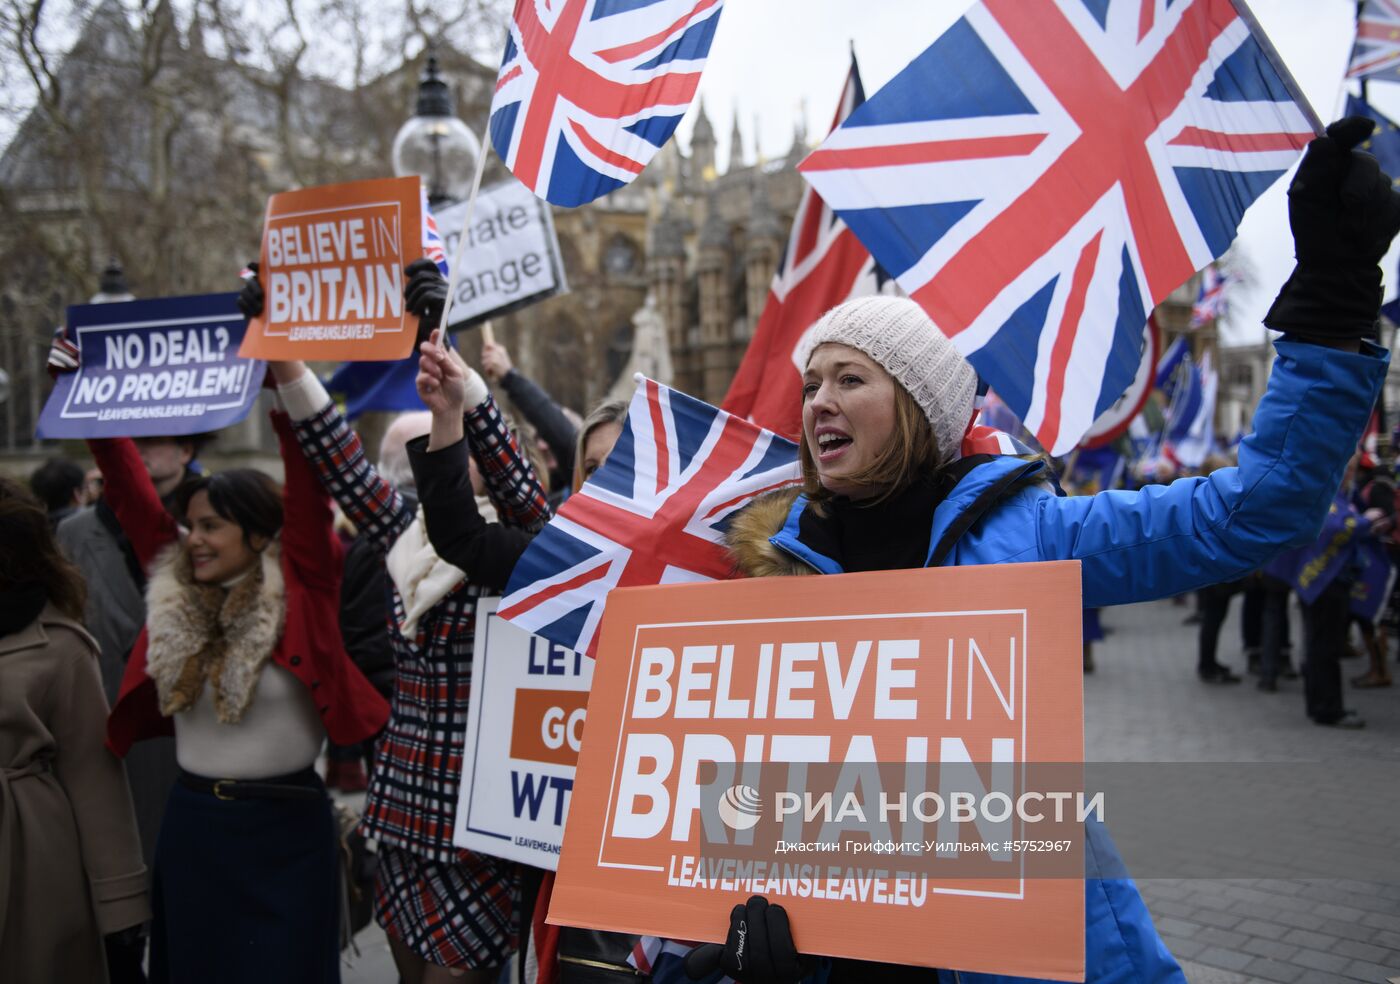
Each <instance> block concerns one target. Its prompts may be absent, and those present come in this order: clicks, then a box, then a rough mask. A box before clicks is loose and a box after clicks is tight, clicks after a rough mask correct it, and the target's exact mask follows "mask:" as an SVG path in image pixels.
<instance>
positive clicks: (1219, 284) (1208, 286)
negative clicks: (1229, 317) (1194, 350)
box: [1190, 263, 1235, 328]
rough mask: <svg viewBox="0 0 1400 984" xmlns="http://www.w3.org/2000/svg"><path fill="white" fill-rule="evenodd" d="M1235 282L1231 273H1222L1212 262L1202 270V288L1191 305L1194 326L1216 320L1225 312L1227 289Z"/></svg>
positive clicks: (1192, 324)
mask: <svg viewBox="0 0 1400 984" xmlns="http://www.w3.org/2000/svg"><path fill="white" fill-rule="evenodd" d="M1234 282H1235V277H1234V276H1233V275H1232V274H1229V273H1221V272H1220V270H1219V269H1217V268H1216V265H1215V264H1214V263H1212V264H1211V265H1210V266H1208V267H1206V268H1205V269H1204V270H1202V271H1201V289H1200V293H1199V294H1197V295H1196V303H1195V304H1194V305H1192V306H1191V325H1190V327H1192V328H1199V327H1201V325H1203V324H1205V323H1206V322H1207V321H1215V320H1217V319H1219V318H1221V317H1223V316H1224V314H1225V307H1226V301H1227V299H1226V296H1225V291H1226V290H1227V289H1228V288H1229V286H1230V285H1231V284H1232V283H1234Z"/></svg>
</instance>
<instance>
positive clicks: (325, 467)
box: [269, 362, 413, 552]
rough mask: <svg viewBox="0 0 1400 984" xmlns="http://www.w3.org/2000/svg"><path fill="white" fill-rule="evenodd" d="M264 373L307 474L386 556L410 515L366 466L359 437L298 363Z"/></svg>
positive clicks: (281, 364)
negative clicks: (269, 377) (272, 385)
mask: <svg viewBox="0 0 1400 984" xmlns="http://www.w3.org/2000/svg"><path fill="white" fill-rule="evenodd" d="M269 369H270V370H271V371H272V375H273V378H274V379H275V380H276V381H277V394H278V396H279V397H280V398H281V400H282V405H283V406H284V407H286V409H287V414H288V416H289V417H290V418H291V428H292V433H293V434H294V435H295V437H296V441H297V444H298V445H300V447H301V453H302V455H303V456H304V457H305V459H306V461H307V462H308V463H309V465H310V471H311V473H312V474H314V475H315V476H316V478H317V480H318V481H319V482H320V485H321V487H322V488H324V489H325V490H326V492H328V493H329V494H330V495H331V496H332V497H333V498H334V499H335V501H336V502H338V503H339V504H340V508H341V509H342V510H343V511H344V512H345V515H346V516H348V517H349V518H350V521H351V522H352V523H354V524H355V526H356V528H358V529H359V530H360V531H361V532H363V533H365V534H366V535H367V536H369V538H370V539H371V540H372V541H373V542H374V543H375V544H376V545H377V546H378V547H379V548H380V549H381V550H383V551H385V552H388V550H389V548H390V547H391V546H393V545H394V541H395V540H397V539H398V538H399V534H400V533H402V532H403V531H404V530H405V529H407V528H408V524H409V523H411V522H413V511H412V510H411V509H410V508H409V506H408V504H407V503H406V502H405V501H404V499H403V496H401V495H399V493H398V491H397V490H396V489H395V488H394V487H393V486H392V485H390V484H389V483H388V482H386V481H385V480H384V479H383V478H382V477H381V476H380V474H379V472H377V471H376V470H375V468H374V466H373V465H371V464H370V463H369V460H368V459H367V458H366V457H365V452H364V447H363V446H362V445H361V444H360V438H359V436H358V435H357V434H356V433H355V432H354V431H353V430H351V429H350V425H349V424H348V423H347V422H346V420H345V417H344V415H342V414H341V412H340V410H339V409H337V407H336V405H335V403H334V402H333V401H332V400H331V398H330V394H328V393H327V392H326V388H325V387H324V386H322V385H321V381H320V380H318V379H317V378H316V377H315V375H313V374H312V373H311V372H310V371H309V370H308V369H307V368H306V367H305V366H304V365H302V364H301V363H300V362H274V363H270V364H269ZM288 467H289V469H290V465H289V466H288ZM289 475H290V472H289ZM284 535H285V534H284Z"/></svg>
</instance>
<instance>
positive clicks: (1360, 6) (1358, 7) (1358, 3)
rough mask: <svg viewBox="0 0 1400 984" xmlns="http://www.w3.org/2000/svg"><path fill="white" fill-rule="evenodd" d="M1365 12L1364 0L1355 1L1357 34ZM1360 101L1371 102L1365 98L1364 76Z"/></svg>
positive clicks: (1363, 77) (1362, 77) (1353, 43)
mask: <svg viewBox="0 0 1400 984" xmlns="http://www.w3.org/2000/svg"><path fill="white" fill-rule="evenodd" d="M1365 12H1366V0H1356V30H1357V31H1358V32H1360V30H1361V15H1362V14H1364V13H1365ZM1355 44H1356V42H1355V41H1353V42H1352V45H1353V47H1354V46H1355ZM1352 57H1355V55H1354V54H1353V56H1352ZM1361 101H1362V102H1364V103H1369V102H1370V101H1371V100H1369V99H1367V98H1366V76H1364V75H1363V76H1361Z"/></svg>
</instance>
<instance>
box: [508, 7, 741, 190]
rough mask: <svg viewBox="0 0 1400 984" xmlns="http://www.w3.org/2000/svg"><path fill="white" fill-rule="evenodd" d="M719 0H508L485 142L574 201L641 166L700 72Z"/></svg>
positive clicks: (537, 186)
mask: <svg viewBox="0 0 1400 984" xmlns="http://www.w3.org/2000/svg"><path fill="white" fill-rule="evenodd" d="M722 3H723V0H516V5H515V14H514V16H513V17H512V18H511V22H510V36H509V37H508V38H507V39H506V51H505V57H504V58H503V59H502V60H501V72H500V76H499V77H498V78H497V80H496V95H495V98H494V99H493V100H492V102H491V126H490V128H491V143H492V144H493V145H494V146H495V148H496V153H497V154H499V155H500V158H501V160H503V161H505V163H506V166H507V167H509V168H510V169H511V171H512V172H513V173H514V174H515V176H516V177H517V178H519V179H520V180H521V181H522V182H523V183H524V184H525V185H526V187H528V188H529V189H530V190H531V191H533V192H534V193H535V194H536V195H539V196H540V197H541V198H545V199H548V200H549V201H551V202H553V203H554V204H555V205H582V204H584V203H585V202H591V201H592V200H593V199H595V198H597V197H598V196H600V195H605V194H607V193H608V192H610V191H612V190H614V189H616V188H620V187H622V186H623V185H625V184H626V183H627V182H629V181H631V180H632V179H633V178H635V177H636V176H637V175H638V174H640V173H641V172H642V168H644V167H646V165H647V162H648V161H650V160H651V159H652V157H653V156H655V154H656V152H657V150H659V149H660V148H661V146H662V145H663V144H664V143H665V142H666V141H667V139H668V138H669V137H670V136H671V134H672V133H673V132H675V129H676V125H677V124H678V123H680V121H681V117H682V116H684V115H685V111H686V109H687V108H688V107H689V106H690V101H691V99H692V98H693V97H694V95H695V90H696V87H697V86H699V84H700V71H701V69H703V68H704V67H705V58H706V56H707V55H708V54H709V53H710V42H711V41H712V40H713V39H714V34H715V27H716V26H717V25H718V24H719V14H720V8H721V5H722Z"/></svg>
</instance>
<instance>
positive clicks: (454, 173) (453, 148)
mask: <svg viewBox="0 0 1400 984" xmlns="http://www.w3.org/2000/svg"><path fill="white" fill-rule="evenodd" d="M480 153H481V144H480V143H478V142H477V139H476V137H475V135H473V134H472V132H471V130H469V129H468V128H467V125H466V124H465V123H463V122H462V121H461V120H459V119H458V118H457V117H456V116H455V115H454V114H453V111H452V93H451V91H450V90H449V89H448V88H447V83H446V82H444V81H443V79H442V76H441V75H439V74H438V60H437V56H436V55H429V56H428V65H427V68H425V69H424V70H423V77H422V78H421V79H420V80H419V82H418V107H417V109H416V110H415V111H414V114H413V116H411V117H410V118H409V119H408V122H406V123H404V125H403V126H401V127H399V132H398V134H397V135H396V136H395V137H394V173H395V174H396V175H398V176H399V177H404V176H405V175H409V174H416V175H418V176H419V177H421V178H422V179H423V184H424V186H425V187H426V188H427V191H428V204H430V205H438V204H440V203H442V202H450V201H461V200H462V199H464V198H466V197H467V193H468V192H469V191H470V190H471V183H472V176H473V174H475V173H476V160H477V155H478V154H480Z"/></svg>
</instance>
